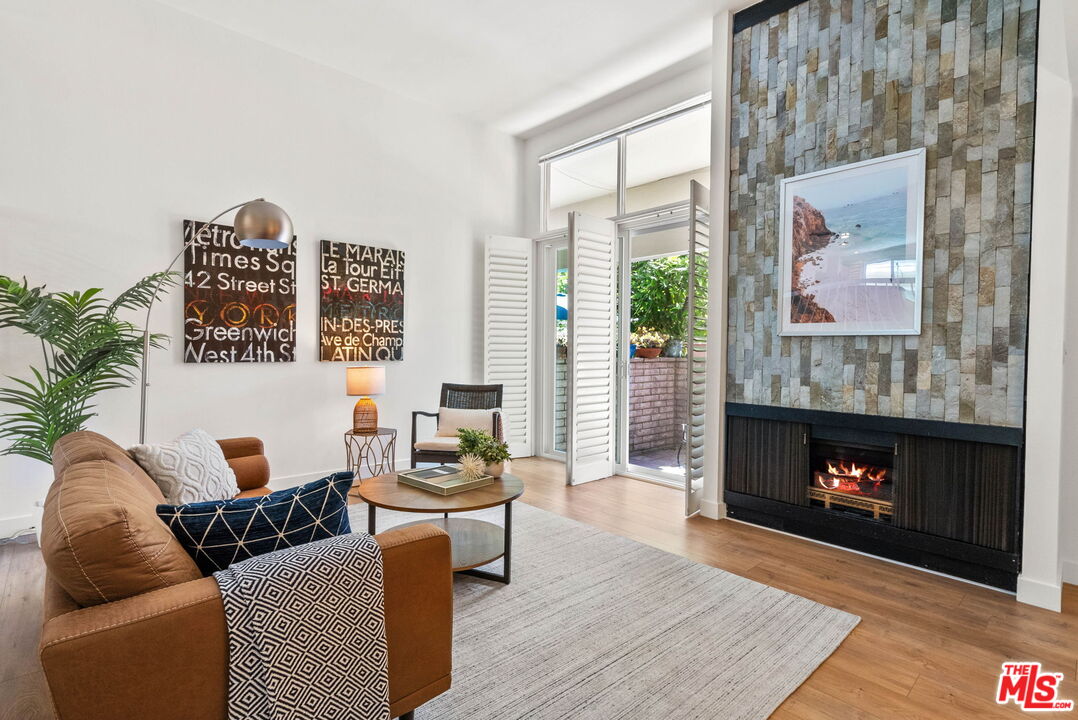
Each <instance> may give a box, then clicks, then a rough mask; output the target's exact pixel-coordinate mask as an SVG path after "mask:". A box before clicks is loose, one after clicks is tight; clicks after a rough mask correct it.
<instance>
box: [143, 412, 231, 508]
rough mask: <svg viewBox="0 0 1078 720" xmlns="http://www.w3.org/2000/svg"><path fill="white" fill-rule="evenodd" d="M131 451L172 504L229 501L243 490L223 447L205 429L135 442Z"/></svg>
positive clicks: (166, 499) (167, 500)
mask: <svg viewBox="0 0 1078 720" xmlns="http://www.w3.org/2000/svg"><path fill="white" fill-rule="evenodd" d="M129 452H130V453H131V456H132V457H133V458H135V460H136V461H137V462H138V464H139V465H141V466H142V469H143V470H145V471H146V473H147V474H148V475H149V476H150V477H151V478H153V481H154V482H155V483H157V485H158V487H160V488H161V492H162V494H164V496H165V502H167V503H170V504H172V505H183V504H184V503H193V502H204V501H207V500H228V499H229V498H233V497H235V496H236V495H238V494H239V492H240V489H239V486H238V485H237V484H236V473H235V472H234V471H233V470H232V468H231V467H230V466H229V464H228V462H227V461H226V460H225V454H224V452H222V451H221V446H220V445H218V444H217V441H216V440H214V439H213V437H211V436H210V434H209V433H208V432H206V431H205V430H197V429H196V430H191V431H190V432H186V433H184V434H183V435H180V436H179V437H178V438H176V439H175V440H173V441H171V442H167V443H158V444H156V445H135V446H134V447H132V448H131V449H130V450H129Z"/></svg>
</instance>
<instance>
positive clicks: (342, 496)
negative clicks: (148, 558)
mask: <svg viewBox="0 0 1078 720" xmlns="http://www.w3.org/2000/svg"><path fill="white" fill-rule="evenodd" d="M352 477H353V474H352V473H351V472H339V473H334V474H333V475H330V476H328V477H324V478H322V479H321V480H315V481H314V482H309V483H307V484H306V485H300V486H299V487H294V488H289V489H288V490H278V491H277V492H273V493H270V494H269V495H263V496H262V497H240V498H236V499H233V500H218V501H213V502H202V503H189V504H186V505H158V506H157V515H158V517H160V518H161V519H162V520H163V521H164V522H165V524H166V525H167V526H168V528H169V529H170V530H172V532H173V534H174V535H175V536H176V539H177V540H179V541H180V544H181V545H182V546H183V548H184V549H185V550H186V551H187V552H188V553H189V554H190V556H191V557H192V558H194V560H195V562H196V563H197V564H198V567H199V569H200V570H202V572H203V573H204V574H207V575H208V574H210V573H213V572H217V571H218V570H224V569H225V568H227V567H228V566H229V565H232V564H233V563H237V562H239V561H241V560H246V559H247V558H250V557H254V556H256V555H262V554H264V553H268V552H273V551H274V550H280V549H281V548H284V547H294V546H296V545H302V544H304V543H309V542H313V541H315V540H322V539H325V538H328V537H333V536H334V535H342V534H344V533H348V532H351V529H350V527H349V524H348V490H349V489H350V488H351V487H352Z"/></svg>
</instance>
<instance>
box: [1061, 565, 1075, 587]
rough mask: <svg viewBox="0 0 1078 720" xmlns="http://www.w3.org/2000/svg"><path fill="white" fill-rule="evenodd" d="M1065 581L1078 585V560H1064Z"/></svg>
mask: <svg viewBox="0 0 1078 720" xmlns="http://www.w3.org/2000/svg"><path fill="white" fill-rule="evenodd" d="M1063 582H1065V583H1067V584H1068V585H1078V560H1064V561H1063Z"/></svg>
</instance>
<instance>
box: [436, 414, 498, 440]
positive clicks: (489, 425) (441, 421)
mask: <svg viewBox="0 0 1078 720" xmlns="http://www.w3.org/2000/svg"><path fill="white" fill-rule="evenodd" d="M500 411H501V410H500V408H493V409H490V410H460V409H457V408H446V407H443V408H438V433H437V435H438V437H452V438H455V437H456V436H457V430H460V429H461V428H468V429H470V430H482V431H483V432H486V433H493V432H494V413H496V412H500Z"/></svg>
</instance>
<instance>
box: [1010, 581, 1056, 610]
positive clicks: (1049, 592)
mask: <svg viewBox="0 0 1078 720" xmlns="http://www.w3.org/2000/svg"><path fill="white" fill-rule="evenodd" d="M1018 602H1020V603H1025V604H1026V605H1033V606H1035V607H1039V608H1044V609H1045V610H1051V611H1053V612H1060V610H1062V609H1063V582H1062V580H1061V579H1060V580H1056V582H1054V583H1050V582H1044V581H1043V580H1034V579H1033V578H1029V577H1026V576H1025V575H1019V576H1018Z"/></svg>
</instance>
